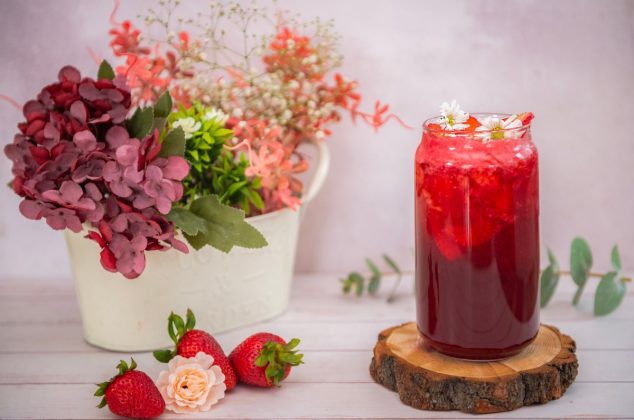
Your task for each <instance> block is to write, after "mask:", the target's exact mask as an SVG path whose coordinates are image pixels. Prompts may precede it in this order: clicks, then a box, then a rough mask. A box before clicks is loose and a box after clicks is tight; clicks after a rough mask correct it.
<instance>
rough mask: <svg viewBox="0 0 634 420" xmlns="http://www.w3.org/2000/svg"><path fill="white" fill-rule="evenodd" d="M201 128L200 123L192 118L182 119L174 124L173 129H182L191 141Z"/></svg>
mask: <svg viewBox="0 0 634 420" xmlns="http://www.w3.org/2000/svg"><path fill="white" fill-rule="evenodd" d="M201 126H202V124H200V121H196V120H195V119H193V118H192V117H187V118H181V119H180V120H176V121H174V123H173V124H172V127H173V128H176V127H180V128H181V129H182V130H183V133H185V138H186V139H191V138H192V136H193V135H194V133H195V132H196V131H198V130H200V127H201Z"/></svg>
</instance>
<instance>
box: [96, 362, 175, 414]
mask: <svg viewBox="0 0 634 420" xmlns="http://www.w3.org/2000/svg"><path fill="white" fill-rule="evenodd" d="M136 367H137V365H136V362H135V361H134V359H131V363H130V366H128V364H127V363H126V362H125V361H123V360H122V361H121V362H120V363H119V365H118V366H117V368H118V369H119V373H118V374H117V375H116V376H114V377H113V378H111V379H110V380H109V381H107V382H103V383H100V384H99V385H98V387H99V388H97V391H96V392H95V396H97V397H103V398H102V399H101V402H100V403H99V405H98V406H97V407H99V408H103V407H105V406H106V405H107V406H108V408H109V409H110V411H112V413H113V414H116V415H117V416H122V417H132V418H137V419H152V418H155V417H158V416H160V415H161V414H163V410H165V401H163V397H162V396H161V393H160V391H159V390H158V388H157V387H156V385H154V382H153V381H152V379H150V377H149V376H147V375H146V374H145V373H143V372H140V371H138V370H135V369H136Z"/></svg>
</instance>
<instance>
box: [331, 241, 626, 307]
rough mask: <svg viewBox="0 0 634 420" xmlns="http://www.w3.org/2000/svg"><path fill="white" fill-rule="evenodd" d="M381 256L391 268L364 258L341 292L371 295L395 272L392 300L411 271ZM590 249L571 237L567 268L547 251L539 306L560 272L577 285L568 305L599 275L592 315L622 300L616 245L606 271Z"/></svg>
mask: <svg viewBox="0 0 634 420" xmlns="http://www.w3.org/2000/svg"><path fill="white" fill-rule="evenodd" d="M383 259H384V260H385V262H386V263H387V265H388V266H389V267H390V268H391V269H392V270H393V271H390V272H381V271H380V270H379V269H378V267H377V264H375V263H374V262H373V261H372V260H370V259H366V264H367V266H368V269H369V273H368V274H367V275H363V274H361V273H359V272H358V271H353V272H351V273H350V274H348V276H347V277H345V278H343V279H340V281H341V283H342V285H343V286H342V291H343V293H345V294H350V293H351V292H352V291H354V293H355V294H356V295H357V296H359V297H360V296H363V294H364V293H367V294H368V295H375V294H376V293H377V291H378V289H379V286H380V282H381V279H382V278H383V277H384V276H385V275H396V276H397V279H396V283H395V284H394V287H393V289H392V291H391V293H390V295H389V297H388V299H387V301H388V302H392V301H394V298H395V295H396V290H397V289H398V286H399V283H400V281H401V279H402V277H403V274H409V273H411V272H407V273H405V272H403V271H402V270H401V269H400V268H399V267H398V265H396V263H395V262H394V260H393V259H392V258H390V257H388V256H387V255H383ZM592 263H593V261H592V250H591V249H590V246H589V245H588V243H587V242H586V240H585V239H583V238H575V239H573V241H572V243H571V245H570V271H563V270H561V269H560V267H559V263H558V262H557V259H556V258H555V255H554V254H553V253H552V252H551V250H550V249H549V250H548V266H546V268H545V269H544V270H543V271H542V273H541V276H540V286H541V287H540V306H541V307H542V308H543V307H545V306H546V305H548V303H549V302H550V300H551V299H552V297H553V295H554V294H555V290H556V289H557V285H558V284H559V279H560V277H561V276H562V275H569V276H570V277H572V280H573V281H574V282H575V284H576V285H577V291H576V292H575V295H574V297H573V299H572V304H573V305H575V306H576V305H577V304H578V303H579V301H580V299H581V295H582V293H583V290H584V289H585V286H586V284H587V282H588V279H589V278H600V279H601V280H600V281H599V284H598V285H597V289H596V291H595V296H594V314H595V315H597V316H601V315H607V314H609V313H611V312H613V311H615V310H616V308H618V307H619V305H620V304H621V303H622V302H623V298H624V297H625V292H626V284H627V283H629V282H631V281H632V279H631V278H630V277H625V276H623V275H622V274H621V267H622V265H621V256H620V253H619V249H618V246H617V245H614V247H613V248H612V253H611V263H612V270H611V271H609V272H607V273H595V272H592V271H591V268H592Z"/></svg>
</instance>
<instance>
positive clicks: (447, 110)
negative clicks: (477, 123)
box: [440, 99, 469, 130]
mask: <svg viewBox="0 0 634 420" xmlns="http://www.w3.org/2000/svg"><path fill="white" fill-rule="evenodd" d="M440 115H441V117H440V125H441V126H442V128H443V129H445V130H464V129H465V128H467V127H469V124H465V122H467V120H468V119H469V113H467V112H464V111H463V110H462V109H460V105H459V104H458V102H456V100H455V99H454V100H453V101H451V103H449V102H443V103H442V105H440Z"/></svg>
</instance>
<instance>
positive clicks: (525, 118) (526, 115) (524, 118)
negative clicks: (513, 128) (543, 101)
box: [517, 112, 535, 125]
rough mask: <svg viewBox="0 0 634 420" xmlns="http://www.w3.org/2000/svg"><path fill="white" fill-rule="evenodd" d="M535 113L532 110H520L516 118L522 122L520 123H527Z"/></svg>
mask: <svg viewBox="0 0 634 420" xmlns="http://www.w3.org/2000/svg"><path fill="white" fill-rule="evenodd" d="M533 118H535V115H533V113H532V112H522V113H521V114H517V119H518V120H520V121H521V122H522V125H528V124H530V122H531V121H533Z"/></svg>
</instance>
